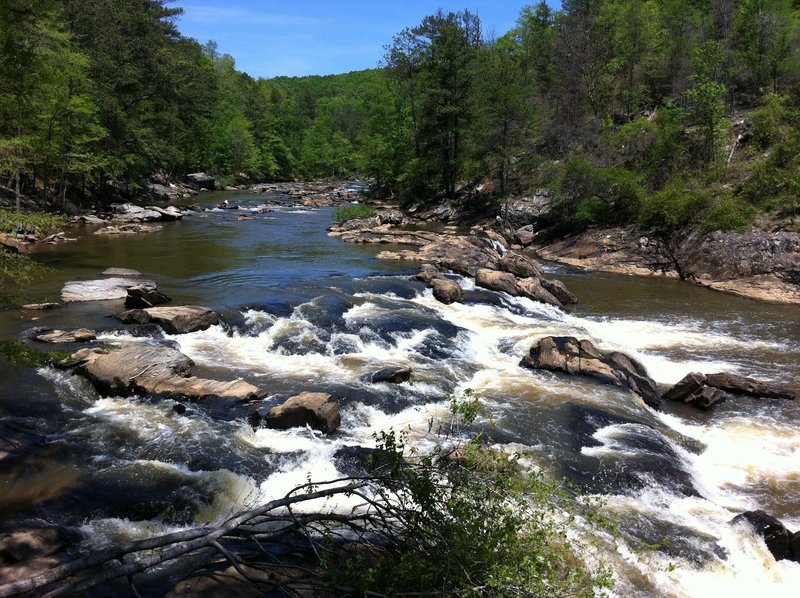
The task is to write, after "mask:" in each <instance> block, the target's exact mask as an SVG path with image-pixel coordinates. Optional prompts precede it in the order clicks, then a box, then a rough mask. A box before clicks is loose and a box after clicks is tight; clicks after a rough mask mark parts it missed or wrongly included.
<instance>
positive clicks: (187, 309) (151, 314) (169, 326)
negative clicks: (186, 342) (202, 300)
mask: <svg viewBox="0 0 800 598" xmlns="http://www.w3.org/2000/svg"><path fill="white" fill-rule="evenodd" d="M114 317H115V318H117V319H118V320H119V321H120V322H122V323H123V324H150V323H153V324H158V325H159V326H161V328H163V329H164V331H165V332H166V333H167V334H187V333H189V332H197V331H199V330H206V329H207V328H210V327H211V326H214V325H215V324H219V322H220V316H219V314H217V312H215V311H214V310H212V309H209V308H208V307H201V306H199V305H175V306H160V307H148V308H146V309H131V310H128V311H125V312H122V313H120V314H117V315H115V316H114Z"/></svg>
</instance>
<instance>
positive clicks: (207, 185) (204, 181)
mask: <svg viewBox="0 0 800 598" xmlns="http://www.w3.org/2000/svg"><path fill="white" fill-rule="evenodd" d="M186 182H187V183H188V184H189V185H191V186H192V187H195V188H196V189H206V190H208V191H213V190H214V186H215V185H216V179H214V177H213V176H211V175H209V174H206V173H204V172H193V173H191V174H187V175H186Z"/></svg>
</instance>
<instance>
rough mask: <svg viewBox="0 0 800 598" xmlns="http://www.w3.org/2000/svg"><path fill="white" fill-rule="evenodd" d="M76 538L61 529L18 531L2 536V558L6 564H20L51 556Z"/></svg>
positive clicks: (0, 540)
mask: <svg viewBox="0 0 800 598" xmlns="http://www.w3.org/2000/svg"><path fill="white" fill-rule="evenodd" d="M73 539H74V538H73V537H72V534H69V533H68V532H67V531H66V530H63V529H61V528H56V527H51V528H33V529H18V530H15V531H12V532H8V533H4V534H0V558H2V561H3V562H5V563H20V562H23V561H27V560H30V559H33V558H36V557H44V556H50V555H53V554H55V553H57V552H60V551H61V550H63V549H64V548H66V547H67V546H68V545H69V544H70V542H71V541H72V540H73Z"/></svg>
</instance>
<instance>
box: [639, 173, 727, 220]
mask: <svg viewBox="0 0 800 598" xmlns="http://www.w3.org/2000/svg"><path fill="white" fill-rule="evenodd" d="M710 201H711V200H710V197H709V196H708V193H707V192H704V191H702V190H699V189H696V188H695V187H694V186H692V185H691V184H690V183H689V182H688V181H686V180H682V179H679V180H675V181H672V182H671V183H670V184H669V185H668V186H667V187H666V188H665V189H663V190H662V191H659V192H658V193H654V194H652V195H649V196H647V197H645V198H644V199H643V200H642V209H641V212H640V214H639V219H638V222H639V226H641V227H642V228H656V229H660V230H665V231H671V230H675V229H678V228H682V227H684V226H688V225H690V224H692V223H693V222H696V220H697V218H698V216H699V215H701V214H702V213H703V212H704V211H705V209H706V208H707V207H708V205H709V203H710Z"/></svg>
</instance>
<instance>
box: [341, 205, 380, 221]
mask: <svg viewBox="0 0 800 598" xmlns="http://www.w3.org/2000/svg"><path fill="white" fill-rule="evenodd" d="M375 214H377V212H376V211H375V208H373V207H372V206H368V205H366V204H361V203H358V204H351V205H349V206H339V207H338V208H336V210H334V212H333V220H334V222H336V223H337V224H342V223H344V222H347V221H348V220H354V219H356V218H372V217H373V216H374V215H375Z"/></svg>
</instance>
